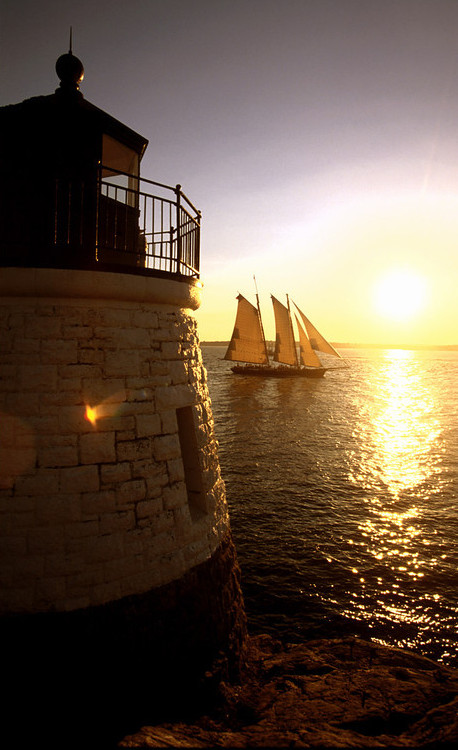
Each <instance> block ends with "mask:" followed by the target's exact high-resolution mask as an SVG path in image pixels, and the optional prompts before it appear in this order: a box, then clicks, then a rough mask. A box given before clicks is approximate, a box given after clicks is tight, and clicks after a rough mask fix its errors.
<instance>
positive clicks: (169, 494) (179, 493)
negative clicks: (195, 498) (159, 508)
mask: <svg viewBox="0 0 458 750" xmlns="http://www.w3.org/2000/svg"><path fill="white" fill-rule="evenodd" d="M187 502H188V498H187V493H186V487H185V485H184V482H177V483H176V484H174V485H172V486H171V487H165V488H164V508H165V510H173V509H174V508H180V507H183V506H185V505H187Z"/></svg>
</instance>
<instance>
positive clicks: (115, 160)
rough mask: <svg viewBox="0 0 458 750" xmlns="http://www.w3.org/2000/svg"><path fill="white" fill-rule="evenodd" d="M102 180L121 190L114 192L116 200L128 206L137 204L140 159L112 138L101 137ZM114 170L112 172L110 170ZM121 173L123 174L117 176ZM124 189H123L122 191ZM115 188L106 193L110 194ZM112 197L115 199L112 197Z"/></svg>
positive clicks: (108, 136) (131, 150)
mask: <svg viewBox="0 0 458 750" xmlns="http://www.w3.org/2000/svg"><path fill="white" fill-rule="evenodd" d="M102 164H103V166H104V169H103V171H102V179H103V181H104V182H105V183H107V182H108V183H109V184H110V185H113V186H116V187H118V188H121V190H118V191H116V198H117V200H119V201H121V202H123V203H127V204H128V205H130V206H133V205H136V203H137V191H138V179H137V178H138V176H139V167H140V159H139V156H138V154H137V153H136V152H135V151H134V150H133V149H131V148H129V147H128V146H125V145H124V143H120V142H119V141H117V140H115V138H112V137H111V136H110V135H106V134H104V135H103V144H102ZM110 167H111V169H113V170H116V171H115V172H112V171H111V170H110ZM116 172H123V173H124V174H117V173H116ZM122 188H124V189H122ZM115 190H116V188H115V187H114V188H113V190H110V189H109V191H108V193H109V194H110V193H111V192H114V191H115ZM112 197H115V196H114V195H113V196H112Z"/></svg>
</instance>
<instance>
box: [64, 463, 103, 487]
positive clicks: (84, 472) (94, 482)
mask: <svg viewBox="0 0 458 750" xmlns="http://www.w3.org/2000/svg"><path fill="white" fill-rule="evenodd" d="M59 472H60V481H59V490H60V492H64V493H72V492H96V491H97V490H98V489H99V484H100V481H99V471H98V467H97V466H72V467H69V468H67V469H59Z"/></svg>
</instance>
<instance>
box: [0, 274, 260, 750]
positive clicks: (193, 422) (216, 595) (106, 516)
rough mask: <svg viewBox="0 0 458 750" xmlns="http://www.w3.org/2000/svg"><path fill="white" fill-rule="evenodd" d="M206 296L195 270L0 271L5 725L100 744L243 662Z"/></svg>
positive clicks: (19, 732) (188, 702) (165, 711)
mask: <svg viewBox="0 0 458 750" xmlns="http://www.w3.org/2000/svg"><path fill="white" fill-rule="evenodd" d="M198 305H199V292H198V289H197V286H196V284H194V283H193V282H191V281H189V282H186V283H184V282H177V281H173V280H168V279H157V278H156V279H152V278H145V277H135V276H128V275H124V274H107V273H94V272H84V271H81V272H75V271H64V270H57V269H3V271H2V275H1V277H0V423H1V424H0V562H1V567H0V570H1V573H0V576H1V587H0V643H1V644H2V649H1V657H2V659H1V660H2V675H3V680H4V685H6V686H7V693H8V696H7V699H6V703H5V705H4V714H5V717H6V719H5V722H4V724H3V726H2V737H3V738H4V737H5V736H9V737H11V738H12V741H13V742H14V741H15V739H17V738H18V737H20V741H21V743H22V744H21V746H24V742H25V741H27V742H32V743H35V744H40V743H43V742H44V744H45V745H46V747H54V746H58V747H61V746H62V733H63V732H64V733H65V741H64V745H65V747H78V748H79V747H88V746H89V745H88V744H87V735H88V732H89V731H90V734H91V740H93V739H94V737H97V742H96V745H95V746H96V747H97V750H102V748H103V747H105V744H104V743H105V740H106V739H107V738H109V739H111V740H115V739H116V736H119V732H121V731H122V732H126V731H128V730H129V726H131V725H130V722H134V723H135V724H137V723H138V722H140V723H142V722H143V721H150V720H155V719H157V718H159V717H164V716H167V715H171V714H173V713H174V711H183V710H184V709H189V710H192V707H193V706H196V704H197V703H198V701H199V699H200V698H201V697H202V695H203V694H204V693H205V692H206V691H207V689H208V686H209V685H210V692H211V685H212V679H211V678H209V674H211V673H213V672H214V670H215V664H217V663H218V664H219V665H220V667H219V669H220V671H221V669H222V673H223V676H224V673H225V671H226V672H227V674H228V675H229V674H230V673H233V672H234V670H235V671H237V669H238V665H239V662H240V654H241V650H242V645H243V642H244V639H245V635H246V622H245V614H244V608H243V601H242V594H241V588H240V573H239V568H238V565H237V560H236V553H235V548H234V545H233V543H232V538H231V533H230V527H229V519H228V511H227V503H226V497H225V489H224V483H223V481H222V478H221V476H220V468H219V461H218V455H217V443H216V440H215V437H214V431H213V418H212V412H211V404H210V399H209V394H208V388H207V383H206V372H205V368H204V367H203V364H202V356H201V351H200V346H199V341H198V336H197V330H196V322H195V319H194V318H193V317H192V314H190V313H191V311H192V310H194V309H196V308H197V307H198ZM26 737H27V740H25V738H26ZM91 746H92V745H91Z"/></svg>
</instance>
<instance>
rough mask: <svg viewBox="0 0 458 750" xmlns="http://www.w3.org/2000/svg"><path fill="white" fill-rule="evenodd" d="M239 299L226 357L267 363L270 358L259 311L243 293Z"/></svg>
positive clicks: (260, 363)
mask: <svg viewBox="0 0 458 750" xmlns="http://www.w3.org/2000/svg"><path fill="white" fill-rule="evenodd" d="M237 300H238V306H237V316H236V318H235V325H234V331H233V333H232V338H231V340H230V342H229V346H228V348H227V352H226V354H225V355H224V359H229V360H231V362H250V363H252V364H257V365H266V364H268V359H267V355H266V346H265V343H264V337H263V334H262V328H261V320H260V317H259V312H258V310H257V309H256V307H255V306H254V305H252V304H251V302H248V300H247V299H245V297H243V296H242V295H241V294H239V295H238V297H237Z"/></svg>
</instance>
